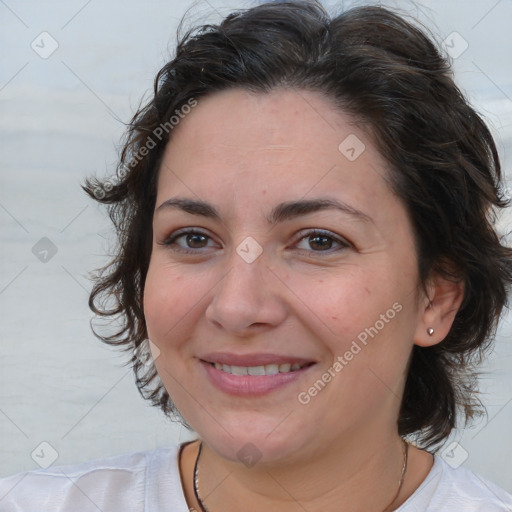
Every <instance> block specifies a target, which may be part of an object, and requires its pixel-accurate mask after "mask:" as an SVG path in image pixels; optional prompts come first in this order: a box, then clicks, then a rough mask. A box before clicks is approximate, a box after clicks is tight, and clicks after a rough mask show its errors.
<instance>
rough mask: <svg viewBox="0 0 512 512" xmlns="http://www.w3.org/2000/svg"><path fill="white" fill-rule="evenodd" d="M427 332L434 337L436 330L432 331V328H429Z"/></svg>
mask: <svg viewBox="0 0 512 512" xmlns="http://www.w3.org/2000/svg"><path fill="white" fill-rule="evenodd" d="M427 332H428V335H429V336H432V334H434V329H432V327H429V328H428V329H427Z"/></svg>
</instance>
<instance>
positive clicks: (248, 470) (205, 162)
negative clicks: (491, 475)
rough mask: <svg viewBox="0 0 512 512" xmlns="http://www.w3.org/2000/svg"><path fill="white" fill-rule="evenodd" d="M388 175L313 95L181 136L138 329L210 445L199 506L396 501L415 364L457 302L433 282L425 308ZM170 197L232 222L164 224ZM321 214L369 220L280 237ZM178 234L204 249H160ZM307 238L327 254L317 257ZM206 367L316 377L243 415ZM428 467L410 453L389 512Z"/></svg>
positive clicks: (365, 505)
mask: <svg viewBox="0 0 512 512" xmlns="http://www.w3.org/2000/svg"><path fill="white" fill-rule="evenodd" d="M351 134H352V135H355V136H357V138H358V139H359V140H360V141H361V142H362V143H363V144H364V145H365V149H364V151H363V152H362V154H361V155H360V156H359V157H358V158H357V159H355V160H354V161H350V160H349V159H347V158H346V156H345V155H344V154H343V153H342V152H341V151H340V150H339V149H338V146H339V145H340V143H341V142H342V141H344V140H345V139H346V137H347V136H349V135H351ZM388 173H389V170H388V169H387V164H386V162H385V160H384V159H383V158H382V156H381V155H380V154H379V152H378V151H377V150H376V149H375V146H374V144H373V143H372V141H371V139H370V138H369V137H368V135H367V134H366V133H365V132H364V131H363V130H362V129H361V128H359V127H358V126H357V125H356V124H355V123H354V120H353V119H352V118H350V117H349V116H348V115H347V114H345V113H343V112H340V111H339V110H337V109H334V108H333V106H332V104H331V102H330V101H329V99H328V98H326V97H325V96H323V95H322V94H320V93H317V92H311V91H303V90H301V91H298V90H287V89H277V90H273V91H272V92H270V93H266V94H254V93H249V92H248V91H245V90H242V89H231V90H229V91H222V92H217V93H214V94H212V95H209V96H207V97H205V98H201V99H200V100H199V101H198V105H197V106H196V107H195V108H194V109H193V110H192V111H191V112H190V114H188V115H187V116H186V117H185V118H184V119H183V120H181V121H180V124H179V125H178V126H177V127H175V128H174V130H173V132H172V139H171V140H170V142H169V143H168V145H167V148H166V151H165V154H164V158H163V162H162V165H161V169H160V173H159V180H158V190H157V200H156V209H155V214H154V219H153V236H154V241H153V249H152V256H151V261H150V266H149V270H148V274H147V279H146V283H145V291H144V313H145V317H146V322H147V328H148V336H149V338H150V339H151V341H152V342H153V343H154V344H155V345H156V346H157V347H158V348H159V350H160V354H159V356H158V357H157V358H156V360H155V364H156V367H157V370H158V373H159V375H160V378H161V379H162V381H163V383H164V385H165V387H166V389H167V390H168V392H169V394H170V396H171V397H172V398H173V400H174V402H175V404H176V405H177V407H178V409H179V411H180V413H181V414H182V415H183V417H184V418H185V419H186V420H187V422H188V423H189V424H190V425H191V426H192V427H193V429H194V430H195V431H196V432H197V434H198V436H199V437H200V439H202V440H203V453H202V456H201V465H200V491H201V495H202V497H203V498H205V500H204V501H205V503H206V504H207V505H208V507H209V508H210V510H211V511H212V512H216V511H219V510H223V511H224V512H226V511H228V512H229V511H231V510H233V511H234V510H240V509H241V507H243V508H244V510H248V511H249V512H250V511H257V510H258V511H260V510H266V511H274V510H275V511H278V510H279V511H281V512H282V511H285V512H287V511H295V510H304V509H306V510H310V511H315V510H327V511H329V510H339V507H340V504H343V510H345V511H350V512H355V511H363V510H364V511H366V512H368V511H375V512H382V511H383V509H384V507H385V506H386V505H388V504H389V503H390V501H391V500H392V499H393V496H394V495H395V493H396V491H397V488H398V480H399V478H400V472H401V467H402V456H403V453H402V444H401V440H400V438H399V436H398V433H397V426H396V421H397V417H398V413H399V407H400V398H401V396H402V393H403V387H404V384H405V376H406V369H407V364H408V359H409V356H410V354H411V350H412V347H413V345H414V344H418V345H421V346H428V345H432V344H435V343H439V342H440V341H441V340H442V339H443V338H444V337H445V336H446V335H447V333H448V331H449V329H450V326H451V324H452V322H453V318H454V316H455V313H456V311H457V308H458V307H459V306H460V302H461V300H462V290H461V288H460V286H458V285H456V284H453V283H450V282H446V281H443V280H442V279H440V278H438V277H436V276H432V278H431V279H430V280H429V282H428V284H427V287H426V291H424V290H423V288H422V287H420V286H419V284H418V270H417V265H418V263H417V255H416V252H415V248H414V240H413V231H412V227H411V223H410V221H409V218H408V215H407V212H406V210H405V208H404V206H403V204H402V202H401V201H400V199H399V198H397V196H396V195H395V194H394V193H393V192H392V190H391V188H390V186H389V184H388V182H387V176H388ZM175 197H182V198H188V199H192V200H199V199H200V200H202V201H205V202H207V203H209V204H211V205H213V206H214V207H215V208H216V209H217V210H218V211H219V214H220V216H221V219H220V220H216V219H212V218H207V217H204V216H200V215H194V214H191V213H187V212H184V211H181V210H180V209H178V208H161V209H160V210H158V207H159V206H160V205H161V204H162V203H163V202H164V201H166V200H168V199H170V198H175ZM316 198H331V199H332V198H334V199H336V200H338V201H343V202H344V203H346V204H348V205H349V206H350V207H351V208H353V209H355V210H358V211H360V212H362V214H364V216H365V217H367V219H366V220H364V219H361V218H360V217H357V216H355V215H351V214H348V213H346V212H342V211H339V210H336V209H328V210H321V211H315V212H311V213H308V214H307V215H301V216H299V217H296V218H293V219H288V220H284V221H281V222H278V223H276V224H275V225H273V226H271V225H270V224H269V223H268V220H267V216H268V215H269V214H270V212H271V210H272V208H274V207H275V206H276V205H277V204H279V203H282V202H287V201H296V200H300V199H316ZM181 228H195V229H198V230H201V231H202V232H204V234H206V235H207V236H206V238H201V237H199V239H197V238H196V239H192V242H191V241H190V238H189V239H188V243H187V237H186V236H183V237H181V238H179V239H177V240H176V241H175V242H174V245H167V246H166V245H163V244H162V242H163V241H164V240H166V239H168V237H169V235H171V234H172V233H175V232H176V231H177V230H178V229H181ZM312 228H315V229H321V230H323V231H327V232H328V233H327V234H328V235H329V236H330V237H331V239H329V238H328V239H326V240H325V239H324V240H321V241H320V243H318V240H317V239H316V238H315V237H314V236H310V233H309V231H311V229H312ZM248 236H250V237H252V238H253V239H255V240H256V241H257V242H258V244H259V245H260V247H261V248H262V250H263V252H262V254H261V255H260V256H259V257H258V258H257V259H256V260H255V261H253V262H252V263H248V262H246V261H245V260H244V259H243V258H242V257H241V256H240V255H239V254H238V253H237V251H236V249H237V247H238V246H239V244H240V243H241V242H242V241H243V240H244V239H245V238H246V237H248ZM337 240H339V242H337ZM315 242H316V243H315ZM322 242H323V243H322ZM194 244H195V245H194ZM324 248H325V249H326V250H325V249H324ZM183 250H189V251H195V252H193V253H192V254H186V253H184V252H183ZM393 304H399V305H400V306H401V310H400V312H398V313H397V314H396V316H395V317H394V318H393V319H391V320H389V321H388V322H387V323H385V326H384V327H383V328H381V329H380V330H379V332H378V334H377V335H376V336H375V337H374V338H369V340H368V343H367V345H366V346H364V347H363V348H362V350H361V351H360V352H359V353H358V354H357V355H355V356H354V357H353V359H352V360H351V361H349V362H348V364H346V365H345V366H344V367H343V369H342V371H340V372H338V373H336V376H335V377H333V378H332V380H331V381H330V382H329V383H328V384H327V385H326V386H325V388H324V389H322V391H321V392H319V393H318V394H317V395H316V396H314V397H312V398H311V400H310V401H309V403H307V404H302V403H300V402H299V401H298V399H297V397H298V395H299V393H301V392H304V391H307V390H308V389H309V388H310V387H311V386H312V385H313V384H314V382H315V381H316V380H317V379H321V378H322V375H323V374H325V372H326V371H327V370H328V369H329V368H330V367H332V365H333V362H334V361H336V358H337V357H338V356H340V355H343V354H345V352H346V351H347V350H349V348H350V346H351V343H352V342H353V341H354V340H356V339H357V336H358V334H360V333H361V332H363V331H364V330H365V328H368V327H370V326H374V325H375V324H376V321H377V320H379V319H380V318H381V315H382V314H386V311H388V310H389V309H390V308H392V306H393ZM430 327H432V328H434V329H435V334H434V335H433V336H429V335H428V334H427V329H428V328H430ZM212 351H225V352H231V353H237V354H248V353H254V352H271V353H276V354H282V355H290V356H299V357H303V358H306V359H311V360H314V361H316V364H315V366H314V367H313V368H312V369H311V370H310V371H309V372H308V373H307V374H304V375H303V378H299V379H297V380H296V381H294V382H291V383H289V384H287V385H286V386H283V387H281V388H280V389H278V390H274V391H272V392H271V393H270V394H268V395H264V396H261V397H233V396H229V395H226V394H225V393H223V392H222V391H220V390H218V389H217V388H215V387H214V386H213V385H212V384H211V383H210V382H209V380H208V379H207V378H206V376H205V372H204V369H203V367H202V366H201V365H200V363H199V361H198V358H200V357H201V356H202V355H204V354H206V353H208V352H212ZM319 433H320V435H319ZM246 443H252V444H253V445H254V446H255V447H256V448H257V450H258V454H259V455H260V457H261V458H260V459H259V461H258V462H257V463H256V465H254V466H252V467H247V466H245V465H244V464H243V463H242V462H241V460H239V458H238V456H237V452H238V451H239V450H240V449H241V448H242V447H243V446H244V445H246ZM197 448H198V444H197V443H195V444H191V445H189V446H187V447H186V448H185V450H184V453H183V457H182V460H181V461H180V470H181V474H182V480H183V487H184V493H185V496H186V498H187V501H188V504H189V506H190V507H194V508H196V509H199V506H198V504H197V503H196V501H195V499H194V497H193V491H192V472H193V463H194V461H195V457H196V455H197ZM431 466H432V456H431V455H430V454H428V453H427V452H424V451H422V450H419V449H417V448H414V447H412V446H411V448H410V452H409V465H408V470H407V474H406V479H405V482H404V486H403V489H402V491H401V493H400V496H399V497H398V499H397V500H396V501H395V502H394V503H393V505H392V506H393V508H396V506H398V505H400V504H401V503H403V502H404V501H405V500H406V499H407V497H408V496H410V494H412V492H414V490H415V489H416V488H417V487H418V486H419V485H420V484H421V482H422V481H423V479H424V478H425V477H426V475H427V474H428V471H429V470H430V468H431ZM370 491H371V492H370ZM390 510H391V507H390Z"/></svg>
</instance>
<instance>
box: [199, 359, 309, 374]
mask: <svg viewBox="0 0 512 512" xmlns="http://www.w3.org/2000/svg"><path fill="white" fill-rule="evenodd" d="M203 362H205V363H207V364H209V365H211V366H213V367H215V368H216V369H217V370H220V371H222V372H225V373H229V374H231V375H252V376H262V375H277V374H278V373H293V372H296V371H299V370H301V369H302V368H305V367H308V366H311V365H312V364H315V363H314V362H309V363H302V364H301V363H283V364H277V363H271V364H265V365H259V366H236V365H229V364H222V363H210V362H208V361H203Z"/></svg>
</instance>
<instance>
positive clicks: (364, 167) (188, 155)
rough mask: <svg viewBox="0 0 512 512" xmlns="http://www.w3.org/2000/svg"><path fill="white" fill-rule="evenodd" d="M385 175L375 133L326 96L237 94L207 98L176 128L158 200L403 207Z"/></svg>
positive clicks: (299, 92)
mask: <svg viewBox="0 0 512 512" xmlns="http://www.w3.org/2000/svg"><path fill="white" fill-rule="evenodd" d="M386 175H387V170H386V163H385V161H384V159H383V158H382V156H381V155H380V154H379V152H378V151H377V150H376V148H375V146H374V145H373V144H372V142H371V140H370V139H369V137H368V135H367V134H366V133H365V132H364V131H363V130H362V129H361V128H360V127H358V126H357V124H356V123H355V122H354V119H353V118H352V117H350V116H349V115H347V114H345V113H343V112H341V111H340V110H339V109H337V108H335V107H334V105H333V103H332V102H331V101H330V100H329V99H328V98H326V97H325V96H323V95H322V94H321V93H318V92H312V91H305V90H290V89H276V90H273V91H271V92H269V93H257V94H256V93H252V92H249V91H246V90H243V89H230V90H225V91H221V92H217V93H213V94H210V95H208V96H206V97H204V98H200V99H199V100H198V104H197V106H196V107H194V108H193V109H191V111H190V113H188V114H187V115H185V116H183V118H182V119H181V120H180V122H179V124H178V126H176V127H175V128H174V129H173V132H172V138H171V140H170V142H169V143H168V145H167V148H166V151H165V154H164V159H163V162H162V166H161V169H160V175H159V184H158V199H157V203H158V201H160V202H161V201H162V200H165V199H167V196H170V195H189V196H190V195H191V194H192V195H195V196H198V197H199V198H203V199H208V200H211V201H218V202H226V201H230V202H233V201H234V199H235V198H238V200H239V201H241V202H242V203H244V206H245V207H248V206H249V205H250V204H253V203H251V201H254V200H255V198H259V199H260V200H264V201H266V200H269V201H274V202H275V201H286V200H292V199H297V198H302V197H306V196H308V195H310V196H312V195H315V196H316V195H319V194H324V195H325V193H329V194H331V195H332V194H334V195H338V196H342V197H340V198H341V199H343V200H347V199H350V200H351V201H353V202H355V203H357V204H358V207H360V206H362V207H366V208H369V209H370V210H375V208H374V206H373V205H374V204H375V203H376V202H379V203H380V205H381V206H382V205H383V201H384V200H387V201H395V202H396V198H395V197H394V195H393V194H392V192H391V190H390V189H389V187H388V184H387V182H386V179H385V178H386ZM254 204H256V203H254ZM259 204H260V205H261V203H259Z"/></svg>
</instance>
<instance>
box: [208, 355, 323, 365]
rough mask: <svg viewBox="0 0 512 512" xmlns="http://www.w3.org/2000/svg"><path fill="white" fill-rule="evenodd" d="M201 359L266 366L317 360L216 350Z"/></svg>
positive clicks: (222, 362) (213, 361)
mask: <svg viewBox="0 0 512 512" xmlns="http://www.w3.org/2000/svg"><path fill="white" fill-rule="evenodd" d="M199 359H201V360H202V361H205V362H207V363H219V364H226V365H229V366H265V365H267V364H279V365H280V364H286V363H290V364H297V363H298V364H307V363H314V362H315V361H313V360H312V359H304V358H302V357H294V356H285V355H281V354H263V353H259V354H231V353H228V352H214V353H211V354H206V355H204V356H202V357H200V358H199Z"/></svg>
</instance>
